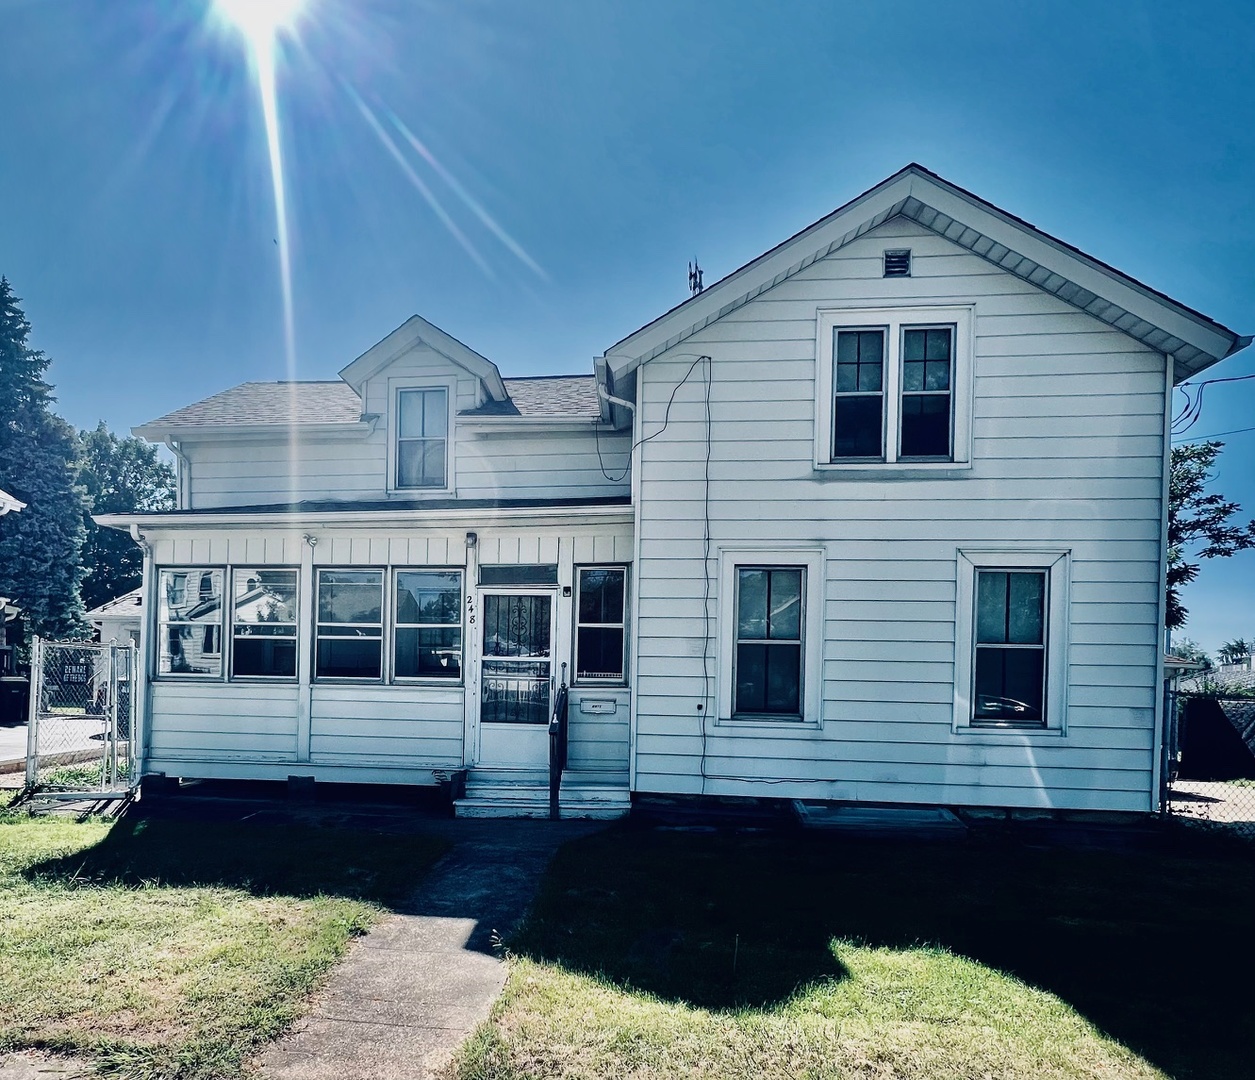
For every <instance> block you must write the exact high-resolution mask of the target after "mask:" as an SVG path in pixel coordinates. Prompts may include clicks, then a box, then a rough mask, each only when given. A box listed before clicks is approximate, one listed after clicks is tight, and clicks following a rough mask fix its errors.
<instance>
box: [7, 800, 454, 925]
mask: <svg viewBox="0 0 1255 1080" xmlns="http://www.w3.org/2000/svg"><path fill="white" fill-rule="evenodd" d="M447 847H448V845H447V843H446V842H445V841H443V840H440V839H437V838H434V837H429V836H421V835H419V836H414V835H401V836H397V835H385V834H381V833H371V832H357V831H348V830H341V829H328V828H318V827H314V826H308V825H295V824H294V825H283V826H267V825H250V824H247V823H238V822H206V821H199V822H197V821H177V820H163V819H160V818H144V817H142V816H134V817H131V816H128V817H126V818H123V819H122V820H121V821H119V822H118V823H117V824H116V825H115V826H114V827H113V828H112V829H111V830H110V831H109V832H108V834H107V835H106V836H105V837H104V839H103V840H101V841H100V843H98V844H95V845H93V846H92V847H90V848H87V849H85V850H83V851H78V852H75V853H74V854H71V855H65V856H61V857H58V858H53V859H45V860H43V861H41V862H37V863H34V864H32V865H30V866H28V867H27V868H26V869H25V870H24V871H23V874H24V876H25V877H27V878H28V879H31V880H39V881H49V880H52V881H57V882H60V883H63V884H75V885H85V884H91V885H103V884H122V885H127V886H131V887H138V886H144V885H163V886H208V887H224V888H232V889H243V890H245V891H247V892H249V893H252V894H254V895H258V896H272V895H273V896H296V897H309V896H340V897H347V898H350V899H354V900H367V901H373V902H375V903H379V904H383V905H385V906H389V907H398V906H402V905H403V904H404V902H405V900H406V898H407V897H408V896H409V895H410V893H411V892H412V891H413V890H414V888H415V886H416V885H417V883H418V881H419V879H420V878H421V877H422V875H423V874H424V873H425V872H426V871H427V870H428V868H430V866H431V865H432V864H433V863H434V862H435V861H436V860H437V859H438V858H439V857H440V856H441V855H442V854H443V853H444V851H445V850H446V849H447Z"/></svg>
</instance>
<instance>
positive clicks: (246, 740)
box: [149, 678, 297, 775]
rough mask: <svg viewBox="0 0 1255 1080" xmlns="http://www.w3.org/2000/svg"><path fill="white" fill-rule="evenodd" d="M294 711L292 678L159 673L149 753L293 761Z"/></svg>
mask: <svg viewBox="0 0 1255 1080" xmlns="http://www.w3.org/2000/svg"><path fill="white" fill-rule="evenodd" d="M296 713H297V687H296V684H295V683H291V682H283V683H280V682H276V683H273V684H266V683H261V682H250V683H223V682H220V681H217V680H214V681H209V680H203V679H186V680H182V679H175V678H168V679H156V680H154V681H153V684H152V708H151V717H152V719H151V721H150V730H149V746H150V748H151V755H152V756H153V757H154V758H164V759H168V760H180V759H198V758H204V757H207V756H208V757H214V758H221V759H225V760H229V761H253V762H289V761H295V760H296V739H297V730H296V726H297V721H296ZM185 775H205V774H204V773H188V774H185Z"/></svg>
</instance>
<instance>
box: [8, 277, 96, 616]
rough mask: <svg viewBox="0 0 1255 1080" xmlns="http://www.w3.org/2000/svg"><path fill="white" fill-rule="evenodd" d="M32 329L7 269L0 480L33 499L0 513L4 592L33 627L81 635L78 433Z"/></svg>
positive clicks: (24, 497) (19, 495)
mask: <svg viewBox="0 0 1255 1080" xmlns="http://www.w3.org/2000/svg"><path fill="white" fill-rule="evenodd" d="M30 329H31V327H30V323H29V322H28V321H27V319H26V315H25V314H24V313H23V311H22V308H21V305H20V302H19V300H18V298H17V297H15V296H14V295H13V290H12V288H11V286H10V285H9V281H8V279H7V278H3V277H0V488H4V490H5V491H8V492H9V493H10V494H12V495H15V496H16V497H17V498H19V499H21V500H22V501H23V502H24V503H26V504H27V505H26V509H25V510H22V511H19V512H18V513H15V514H6V515H5V516H4V517H3V518H0V596H6V597H8V598H9V599H10V600H11V601H13V603H15V604H16V605H17V606H18V607H19V608H21V610H22V612H23V613H24V615H25V619H26V624H27V629H28V631H30V632H33V633H36V634H40V635H42V636H44V637H69V636H77V635H80V634H81V633H82V632H83V624H82V614H83V604H82V600H81V598H80V596H79V584H80V582H81V581H82V577H83V570H82V566H81V564H80V561H79V556H80V552H81V550H82V546H83V535H84V533H83V493H82V490H81V489H80V488H79V487H78V486H77V485H76V483H75V463H76V461H77V458H78V439H77V437H76V435H75V433H74V429H73V428H71V427H70V426H69V425H68V424H67V423H66V422H65V421H64V420H62V419H61V418H60V417H59V416H56V415H54V414H53V412H52V410H51V405H52V402H53V400H54V398H53V396H52V387H51V386H50V385H49V384H48V382H47V381H46V380H45V378H44V373H45V372H46V371H47V370H48V363H49V361H48V358H47V357H46V356H45V355H44V354H43V353H42V352H40V351H38V350H36V349H32V348H30V346H29V345H28V344H27V342H28V339H29V337H30Z"/></svg>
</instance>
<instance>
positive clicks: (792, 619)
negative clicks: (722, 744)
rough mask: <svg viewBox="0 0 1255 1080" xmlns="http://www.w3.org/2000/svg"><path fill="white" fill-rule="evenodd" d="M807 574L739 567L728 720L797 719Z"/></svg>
mask: <svg viewBox="0 0 1255 1080" xmlns="http://www.w3.org/2000/svg"><path fill="white" fill-rule="evenodd" d="M805 591H806V571H805V569H804V568H803V567H800V566H738V567H737V576H736V655H735V658H734V661H733V662H734V664H735V669H734V691H735V692H734V698H733V705H732V710H733V716H734V717H738V716H744V717H762V716H766V717H774V718H777V719H799V720H800V719H801V717H802V657H803V648H802V646H803V640H802V628H803V626H804V619H803V612H802V598H803V596H804V595H805Z"/></svg>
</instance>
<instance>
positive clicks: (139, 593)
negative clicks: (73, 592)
mask: <svg viewBox="0 0 1255 1080" xmlns="http://www.w3.org/2000/svg"><path fill="white" fill-rule="evenodd" d="M143 603H144V590H143V589H142V588H139V589H132V590H131V591H130V592H127V593H123V594H122V595H121V596H115V597H114V598H113V599H112V600H106V601H105V602H104V603H103V604H101V605H100V606H99V607H94V608H92V609H91V610H90V611H88V612H87V613H86V614H85V615H84V616H83V618H84V619H86V620H87V622H88V623H90V624H91V628H92V629H93V630H95V631H96V637H97V638H98V639H99V640H100V641H103V642H106V643H107V642H110V641H116V642H117V643H118V644H119V645H138V644H139V639H140V625H141V624H142V622H143V618H142V615H143V610H142V609H143Z"/></svg>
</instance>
